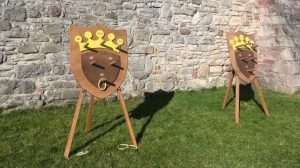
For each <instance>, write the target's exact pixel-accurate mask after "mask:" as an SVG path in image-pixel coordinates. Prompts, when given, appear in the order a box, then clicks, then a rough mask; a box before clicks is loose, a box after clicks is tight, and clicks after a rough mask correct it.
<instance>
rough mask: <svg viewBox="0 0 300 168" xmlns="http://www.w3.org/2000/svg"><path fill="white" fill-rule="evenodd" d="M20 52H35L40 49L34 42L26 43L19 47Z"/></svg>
mask: <svg viewBox="0 0 300 168" xmlns="http://www.w3.org/2000/svg"><path fill="white" fill-rule="evenodd" d="M18 52H19V53H23V54H34V53H38V52H39V49H38V48H37V47H36V46H34V45H32V44H25V45H24V46H22V47H19V48H18Z"/></svg>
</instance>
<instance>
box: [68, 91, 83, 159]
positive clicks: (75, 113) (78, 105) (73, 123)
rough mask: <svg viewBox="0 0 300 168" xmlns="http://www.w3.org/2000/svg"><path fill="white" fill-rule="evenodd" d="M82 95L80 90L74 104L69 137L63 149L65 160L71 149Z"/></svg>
mask: <svg viewBox="0 0 300 168" xmlns="http://www.w3.org/2000/svg"><path fill="white" fill-rule="evenodd" d="M83 95H84V90H83V89H80V91H79V96H78V100H77V104H76V109H75V112H74V117H73V122H72V125H71V129H70V133H69V137H68V140H67V144H66V147H65V152H64V157H65V158H66V159H68V158H69V153H70V149H71V145H72V141H73V137H74V133H75V128H76V124H77V120H78V116H79V112H80V108H81V104H82V100H83Z"/></svg>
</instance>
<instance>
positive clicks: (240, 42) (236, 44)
mask: <svg viewBox="0 0 300 168" xmlns="http://www.w3.org/2000/svg"><path fill="white" fill-rule="evenodd" d="M230 45H231V46H232V48H233V50H238V49H248V50H254V49H255V46H254V41H253V40H250V39H249V37H245V36H243V35H240V36H239V37H237V36H235V37H233V39H231V40H230Z"/></svg>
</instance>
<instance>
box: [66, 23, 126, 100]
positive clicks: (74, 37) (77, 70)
mask: <svg viewBox="0 0 300 168" xmlns="http://www.w3.org/2000/svg"><path fill="white" fill-rule="evenodd" d="M126 37H127V36H126V31H125V30H113V29H110V28H107V27H105V26H102V25H95V26H90V27H82V26H74V25H71V26H70V45H71V57H70V64H71V69H72V71H73V74H74V78H75V79H76V81H77V82H78V83H79V85H80V87H82V88H83V89H84V90H86V91H87V92H89V93H90V94H92V95H94V96H96V97H99V98H105V97H107V96H109V95H111V94H112V93H113V92H115V91H116V90H117V89H118V88H119V87H120V85H121V84H122V82H123V80H124V78H125V76H126V72H127V67H128V55H127V50H128V46H127V38H126Z"/></svg>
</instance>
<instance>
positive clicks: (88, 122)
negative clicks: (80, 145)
mask: <svg viewBox="0 0 300 168" xmlns="http://www.w3.org/2000/svg"><path fill="white" fill-rule="evenodd" d="M93 110H94V96H93V95H91V94H90V100H89V107H88V111H87V114H86V122H85V129H84V133H85V134H86V133H88V132H89V131H90V125H91V120H92V114H93Z"/></svg>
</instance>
